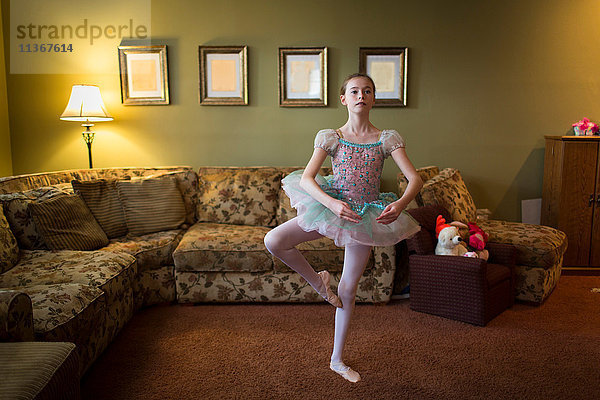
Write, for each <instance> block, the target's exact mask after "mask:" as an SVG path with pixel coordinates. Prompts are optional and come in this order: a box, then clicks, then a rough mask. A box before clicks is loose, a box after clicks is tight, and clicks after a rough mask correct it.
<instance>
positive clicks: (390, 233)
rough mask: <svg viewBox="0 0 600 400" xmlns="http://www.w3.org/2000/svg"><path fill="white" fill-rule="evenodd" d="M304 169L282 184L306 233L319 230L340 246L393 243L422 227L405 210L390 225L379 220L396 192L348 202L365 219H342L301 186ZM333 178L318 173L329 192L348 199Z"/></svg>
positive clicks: (395, 198) (316, 178) (284, 179)
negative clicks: (357, 201)
mask: <svg viewBox="0 0 600 400" xmlns="http://www.w3.org/2000/svg"><path fill="white" fill-rule="evenodd" d="M302 172H303V171H302V170H300V171H294V172H292V173H291V174H289V175H288V176H286V177H285V178H283V180H282V181H281V184H282V187H283V190H284V191H285V194H286V195H287V196H288V197H289V198H290V204H291V205H292V207H294V208H295V209H296V210H297V211H298V217H297V222H298V225H299V226H300V228H302V230H304V231H306V232H312V231H317V232H319V233H320V234H321V235H323V236H327V237H328V238H330V239H333V241H334V242H335V244H336V246H339V247H344V246H346V245H353V244H363V245H367V246H392V245H394V244H396V243H398V242H400V241H402V240H404V239H407V238H409V237H411V236H413V235H414V234H415V233H417V232H418V231H419V230H420V229H421V227H420V225H419V224H418V222H416V221H415V220H414V219H413V218H412V217H411V216H410V215H409V214H408V213H407V212H405V211H403V212H402V213H401V214H400V216H399V217H398V218H397V219H396V221H394V222H392V223H390V224H387V225H385V224H381V223H379V222H377V220H376V218H377V217H379V215H380V214H381V212H382V211H383V210H384V209H385V207H386V206H387V205H388V204H390V203H392V202H394V201H396V200H397V199H398V196H396V195H395V194H394V193H381V194H380V195H379V198H378V199H377V200H375V201H372V202H369V203H361V204H356V203H350V202H347V203H348V204H349V205H350V207H351V208H352V209H353V210H354V211H355V212H356V213H357V214H358V215H360V216H361V218H362V219H361V221H360V222H359V223H354V222H350V221H347V220H344V219H341V218H339V217H338V216H337V215H335V214H334V213H333V212H332V211H331V210H330V209H328V208H327V207H325V206H324V205H323V204H321V203H319V202H318V201H316V200H315V199H314V198H313V197H312V196H311V195H310V194H308V193H307V192H306V191H305V190H304V189H302V187H300V179H301V178H302ZM332 178H333V177H332V176H326V177H323V176H321V175H317V176H316V177H315V180H316V182H317V184H319V186H321V188H322V189H323V190H324V191H325V193H327V194H329V195H330V196H332V197H334V198H337V199H340V200H344V199H343V198H342V197H341V196H340V195H338V194H337V193H336V192H335V190H334V189H333V188H332V186H331V184H330V181H331V180H332ZM344 201H345V200H344Z"/></svg>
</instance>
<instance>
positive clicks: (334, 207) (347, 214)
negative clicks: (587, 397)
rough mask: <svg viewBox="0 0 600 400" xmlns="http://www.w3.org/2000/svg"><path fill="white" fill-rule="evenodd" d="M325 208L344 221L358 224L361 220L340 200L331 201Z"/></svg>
mask: <svg viewBox="0 0 600 400" xmlns="http://www.w3.org/2000/svg"><path fill="white" fill-rule="evenodd" d="M327 208H329V209H330V210H331V211H332V212H333V213H334V214H335V215H337V216H338V217H340V218H341V219H345V220H346V221H350V222H354V223H356V224H358V223H359V222H360V221H361V219H362V218H360V216H359V215H358V214H357V213H355V212H354V211H352V209H351V208H350V206H349V205H348V203H345V202H343V201H342V200H337V199H333V201H331V203H330V205H329V206H328V207H327Z"/></svg>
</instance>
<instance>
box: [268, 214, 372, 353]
mask: <svg viewBox="0 0 600 400" xmlns="http://www.w3.org/2000/svg"><path fill="white" fill-rule="evenodd" d="M321 237H323V236H322V235H321V234H320V233H318V232H317V231H312V232H305V231H303V230H302V228H300V227H299V226H298V223H297V221H296V218H293V219H291V220H289V221H287V222H286V223H283V224H281V225H279V226H278V227H277V228H275V229H273V230H271V231H270V232H269V233H267V234H266V235H265V246H266V247H267V249H268V250H269V251H270V252H271V254H273V255H274V256H275V257H277V258H279V259H280V260H281V261H283V262H284V263H285V264H286V265H287V266H288V267H290V268H291V269H293V270H294V271H296V272H298V273H299V274H300V275H301V276H302V277H303V278H304V279H305V280H306V281H307V282H308V283H309V284H310V286H312V287H313V289H315V290H316V291H317V292H321V291H322V286H323V283H322V281H321V278H320V276H319V275H318V274H317V273H316V272H315V270H314V269H313V267H312V266H311V265H310V264H309V263H308V261H306V259H305V258H304V256H303V255H302V254H301V253H300V251H299V250H298V249H297V248H296V246H297V245H298V244H300V243H303V242H308V241H310V240H315V239H319V238H321ZM370 253H371V246H365V245H361V244H357V245H352V246H346V248H345V252H344V269H343V271H342V278H341V279H340V283H339V285H338V297H339V298H340V300H341V301H342V304H343V307H342V308H336V312H335V338H334V342H333V353H332V355H331V361H332V362H334V363H339V362H342V357H343V351H344V345H345V344H346V337H347V336H348V328H349V327H350V320H351V318H352V312H353V311H354V302H355V297H356V289H357V288H358V281H359V279H360V277H361V276H362V274H363V272H364V270H365V267H366V265H367V261H368V260H369V255H370Z"/></svg>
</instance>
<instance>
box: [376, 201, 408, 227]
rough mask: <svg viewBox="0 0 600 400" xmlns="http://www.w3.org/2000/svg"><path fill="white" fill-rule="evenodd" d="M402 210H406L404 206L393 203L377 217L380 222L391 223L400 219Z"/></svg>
mask: <svg viewBox="0 0 600 400" xmlns="http://www.w3.org/2000/svg"><path fill="white" fill-rule="evenodd" d="M402 210H404V207H401V206H399V205H398V203H395V202H394V203H391V204H389V205H388V206H387V207H386V208H385V209H384V210H383V211H382V212H381V214H380V215H379V217H377V218H376V220H377V222H379V223H380V224H384V225H387V224H391V223H392V222H394V221H395V220H396V219H398V217H399V216H400V213H402Z"/></svg>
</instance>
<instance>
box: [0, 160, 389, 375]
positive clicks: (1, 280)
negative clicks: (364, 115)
mask: <svg viewBox="0 0 600 400" xmlns="http://www.w3.org/2000/svg"><path fill="white" fill-rule="evenodd" d="M294 169H297V168H293V167H292V168H275V167H248V168H245V167H240V168H236V167H223V168H221V167H206V168H200V169H199V170H198V171H194V170H193V169H192V168H190V167H164V168H115V169H91V170H70V171H59V172H50V173H42V174H30V175H21V176H13V177H6V178H0V238H2V243H1V248H0V254H1V256H2V261H1V262H0V341H3V342H7V341H27V340H38V341H67V342H73V343H75V344H76V345H77V352H78V357H79V360H80V371H81V373H83V372H85V371H86V370H87V368H88V367H89V366H90V365H91V364H92V363H93V361H94V360H95V359H96V358H97V357H98V356H99V355H100V354H101V353H102V351H103V350H104V349H105V348H106V347H107V346H108V344H109V343H110V342H111V341H112V340H113V339H114V337H115V336H116V335H117V334H118V333H119V331H120V330H121V329H122V328H123V326H124V325H125V324H126V323H127V321H128V320H129V319H131V317H132V316H133V314H134V313H135V311H136V310H138V309H140V308H142V307H146V306H150V305H153V304H158V303H168V302H174V301H177V302H179V303H198V302H321V301H322V299H321V298H320V297H319V296H318V295H317V294H316V293H315V292H314V291H313V290H312V288H311V287H310V286H309V285H308V284H307V283H306V282H305V281H304V280H303V279H302V278H301V277H300V276H299V275H298V274H296V273H295V272H293V271H291V270H290V269H289V268H288V267H286V266H285V265H284V264H282V263H281V262H280V261H279V260H277V259H275V258H273V257H272V256H271V254H270V253H269V252H268V251H267V250H266V249H265V247H264V244H263V238H264V235H265V234H266V233H267V232H268V231H269V230H270V229H272V228H273V227H275V226H277V225H278V224H280V223H282V222H285V221H287V220H288V219H289V218H292V217H293V216H294V215H295V210H293V209H292V208H291V207H290V205H289V201H288V199H287V196H285V194H284V193H283V191H282V190H281V187H280V181H281V178H282V177H283V176H285V175H287V174H288V173H289V172H291V171H293V170H294ZM328 172H330V171H328V170H326V169H325V170H323V171H322V173H324V174H327V173H328ZM300 250H301V251H302V252H303V253H304V254H305V256H306V257H307V259H308V260H309V261H310V262H311V263H312V264H313V265H314V266H315V268H316V269H317V270H321V269H327V270H329V271H330V272H331V274H332V278H333V279H332V281H333V282H334V284H335V283H337V282H339V278H340V276H341V270H342V265H343V249H340V248H337V247H336V246H335V245H334V244H333V242H332V241H331V240H329V239H327V238H324V239H321V240H317V241H314V242H310V243H305V244H303V245H301V247H300ZM395 257H396V253H395V248H394V247H376V248H374V250H373V253H372V256H371V258H370V260H369V263H368V266H367V268H366V270H365V272H364V274H363V276H362V277H361V280H360V282H359V287H358V292H357V300H358V301H359V302H370V303H385V302H387V301H389V299H390V296H391V294H392V290H393V288H392V286H393V281H394V272H395V269H396V262H395Z"/></svg>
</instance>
